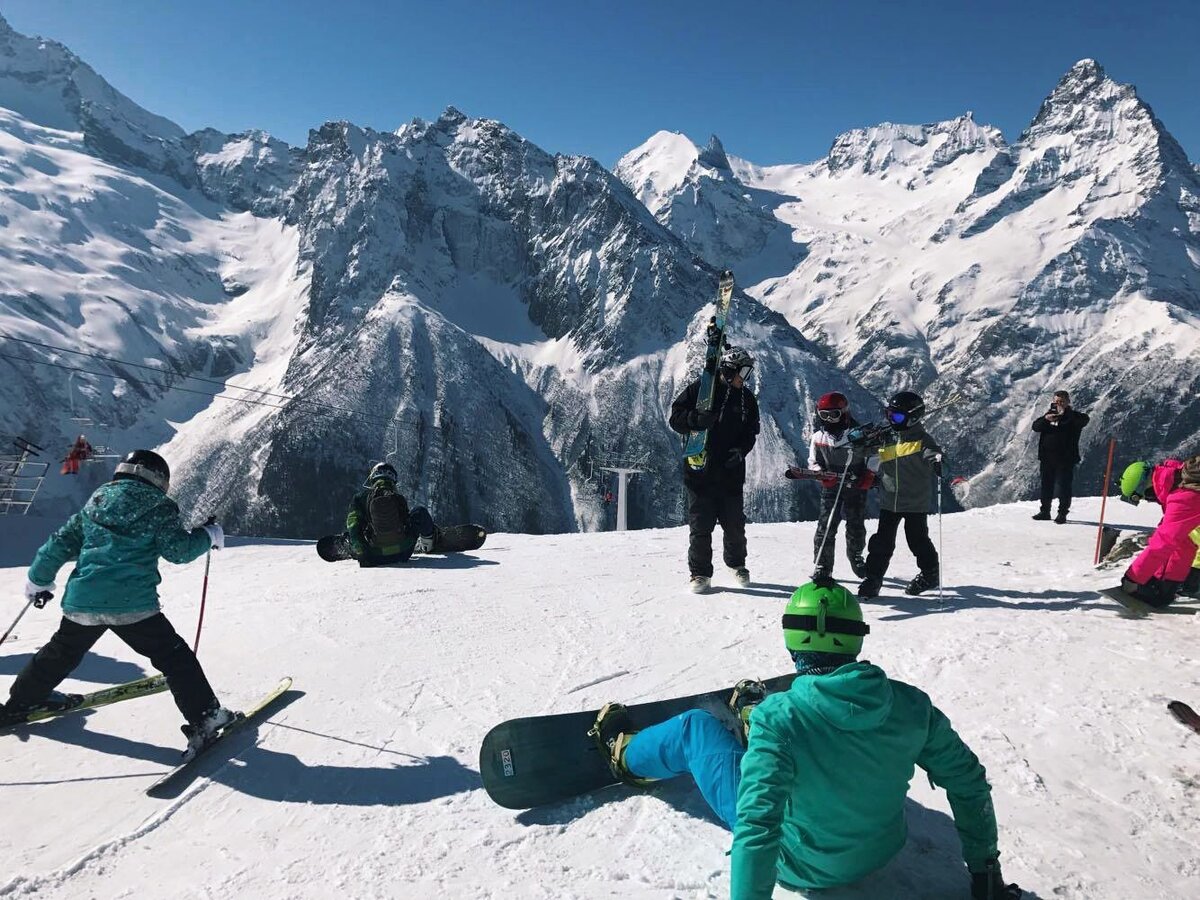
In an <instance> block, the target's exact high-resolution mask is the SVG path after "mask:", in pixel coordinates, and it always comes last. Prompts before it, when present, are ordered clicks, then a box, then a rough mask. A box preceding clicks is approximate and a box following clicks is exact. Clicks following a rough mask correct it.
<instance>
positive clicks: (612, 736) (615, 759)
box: [588, 703, 655, 788]
mask: <svg viewBox="0 0 1200 900" xmlns="http://www.w3.org/2000/svg"><path fill="white" fill-rule="evenodd" d="M635 734H637V732H636V731H631V730H630V723H629V711H628V710H626V709H625V707H624V706H622V705H621V704H620V703H605V704H604V706H603V707H602V708H601V709H600V712H599V713H597V715H596V724H594V725H593V726H592V730H591V731H589V732H588V737H590V738H593V739H594V740H595V741H596V746H598V747H599V748H600V752H601V753H604V754H605V755H606V756H607V757H608V767H609V769H611V770H612V773H613V775H615V776H616V777H617V778H619V779H620V780H621V781H623V782H625V783H626V784H628V785H630V786H632V787H637V788H644V787H647V786H649V785H650V784H652V783H653V782H654V781H655V779H653V778H638V777H637V776H636V775H634V774H633V773H631V772H630V771H629V770H628V769H627V768H625V748H626V747H627V746H628V745H629V741H630V739H632V738H633V736H634V735H635Z"/></svg>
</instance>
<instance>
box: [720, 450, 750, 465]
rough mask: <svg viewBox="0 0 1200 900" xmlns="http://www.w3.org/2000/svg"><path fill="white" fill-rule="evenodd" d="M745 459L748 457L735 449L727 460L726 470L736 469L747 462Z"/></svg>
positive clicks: (730, 452)
mask: <svg viewBox="0 0 1200 900" xmlns="http://www.w3.org/2000/svg"><path fill="white" fill-rule="evenodd" d="M745 459H746V457H745V456H744V455H743V454H742V451H741V450H739V449H738V448H737V447H734V448H733V449H732V450H730V451H729V456H727V457H726V458H725V468H727V469H736V468H737V467H738V466H740V465H741V464H742V463H743V462H744V461H745Z"/></svg>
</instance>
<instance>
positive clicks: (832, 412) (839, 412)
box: [817, 409, 846, 422]
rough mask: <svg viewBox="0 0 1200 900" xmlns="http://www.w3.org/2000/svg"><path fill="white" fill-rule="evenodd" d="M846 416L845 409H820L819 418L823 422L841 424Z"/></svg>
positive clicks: (818, 411)
mask: <svg viewBox="0 0 1200 900" xmlns="http://www.w3.org/2000/svg"><path fill="white" fill-rule="evenodd" d="M845 415H846V411H845V410H844V409H818V410H817V418H818V419H820V420H821V421H822V422H840V421H842V418H843V417H844V416H845Z"/></svg>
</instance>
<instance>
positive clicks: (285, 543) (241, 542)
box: [225, 534, 317, 547]
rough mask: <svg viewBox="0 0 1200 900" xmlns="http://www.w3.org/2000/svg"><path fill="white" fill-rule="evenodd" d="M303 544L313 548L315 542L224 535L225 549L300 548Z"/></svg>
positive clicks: (296, 539) (297, 539)
mask: <svg viewBox="0 0 1200 900" xmlns="http://www.w3.org/2000/svg"><path fill="white" fill-rule="evenodd" d="M305 544H307V545H308V546H310V547H315V546H316V545H317V542H316V541H307V540H301V539H299V538H272V537H249V536H246V535H240V534H227V535H225V546H226V547H302V546H304V545H305Z"/></svg>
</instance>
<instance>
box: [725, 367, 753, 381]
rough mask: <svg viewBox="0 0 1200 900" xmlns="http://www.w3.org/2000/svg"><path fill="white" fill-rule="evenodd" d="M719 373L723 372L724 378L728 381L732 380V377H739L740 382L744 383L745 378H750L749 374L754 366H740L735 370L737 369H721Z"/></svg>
mask: <svg viewBox="0 0 1200 900" xmlns="http://www.w3.org/2000/svg"><path fill="white" fill-rule="evenodd" d="M721 371H722V372H724V373H725V377H726V378H728V379H730V380H733V376H734V375H740V376H741V378H742V381H745V380H746V379H747V378H749V377H750V373H751V372H753V371H754V366H741V367H740V368H737V369H733V368H726V369H722V370H721Z"/></svg>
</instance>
